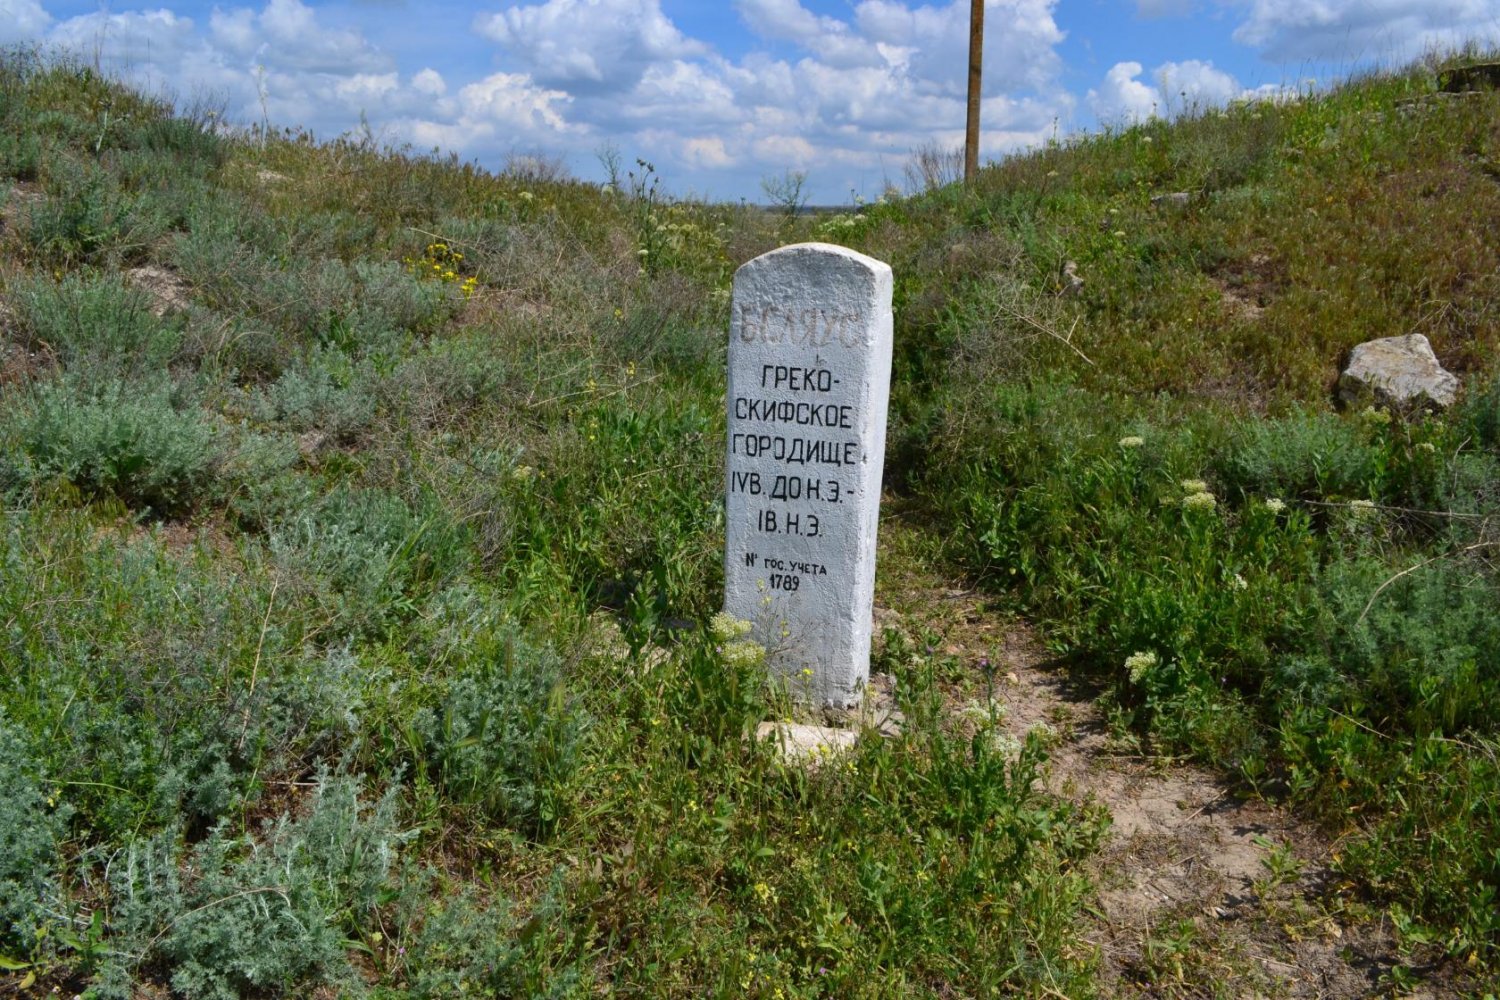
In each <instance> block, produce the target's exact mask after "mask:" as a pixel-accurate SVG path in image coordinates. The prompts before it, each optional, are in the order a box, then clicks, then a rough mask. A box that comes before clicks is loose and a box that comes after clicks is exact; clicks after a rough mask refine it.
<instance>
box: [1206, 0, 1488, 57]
mask: <svg viewBox="0 0 1500 1000" xmlns="http://www.w3.org/2000/svg"><path fill="white" fill-rule="evenodd" d="M1234 5H1235V6H1238V7H1240V8H1242V9H1243V10H1244V11H1245V19H1244V21H1243V22H1242V23H1241V24H1240V26H1239V27H1238V28H1237V29H1235V32H1234V39H1235V41H1237V42H1240V43H1241V44H1244V45H1248V46H1251V47H1253V48H1255V49H1257V50H1259V51H1260V53H1261V55H1263V56H1265V57H1266V58H1267V59H1271V60H1274V61H1276V62H1293V61H1298V60H1307V61H1340V62H1363V61H1370V60H1376V61H1382V62H1387V63H1400V62H1405V61H1407V60H1410V59H1412V58H1415V57H1416V56H1419V55H1422V54H1423V53H1424V52H1427V51H1431V50H1438V51H1444V50H1448V49H1453V48H1457V47H1459V46H1461V45H1463V44H1464V43H1465V42H1474V41H1477V42H1479V43H1481V44H1492V45H1493V44H1495V43H1496V42H1500V0H1378V2H1371V0H1234Z"/></svg>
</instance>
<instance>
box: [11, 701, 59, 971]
mask: <svg viewBox="0 0 1500 1000" xmlns="http://www.w3.org/2000/svg"><path fill="white" fill-rule="evenodd" d="M29 743H30V741H29V739H28V738H27V734H26V731H25V730H24V729H22V728H21V727H20V726H18V725H16V724H15V723H13V722H11V721H10V720H9V719H8V718H6V714H5V710H4V707H3V706H0V802H3V803H4V808H0V959H9V960H10V961H11V962H13V963H14V962H23V963H24V962H25V961H27V960H29V959H32V958H34V957H36V956H35V954H34V949H37V948H39V947H43V946H44V945H45V944H46V942H45V940H44V936H45V933H46V931H47V929H48V926H49V925H52V924H57V923H65V922H66V920H67V916H66V914H65V911H64V908H63V907H64V901H63V894H62V886H61V884H60V882H59V879H58V874H59V870H60V862H61V858H60V857H59V852H58V846H59V842H60V841H61V839H62V835H63V832H64V830H65V828H66V822H67V818H68V813H69V810H68V809H67V808H66V807H63V808H61V809H59V808H55V802H54V799H53V795H54V793H53V792H52V791H50V790H49V789H48V788H47V787H46V784H45V781H46V779H45V776H44V775H43V773H42V769H41V767H40V765H39V763H38V761H37V760H36V758H35V757H34V756H33V755H32V752H31V748H30V745H29Z"/></svg>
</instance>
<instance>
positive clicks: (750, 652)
mask: <svg viewBox="0 0 1500 1000" xmlns="http://www.w3.org/2000/svg"><path fill="white" fill-rule="evenodd" d="M708 634H709V635H711V636H713V637H714V639H715V640H716V641H718V643H719V644H720V645H719V653H720V655H722V656H723V657H724V663H725V665H726V666H730V667H734V668H736V669H744V668H748V667H758V666H760V665H761V664H762V663H764V662H765V660H766V647H764V646H762V645H761V644H760V643H758V642H756V641H755V640H753V639H746V638H745V636H747V635H749V634H750V623H749V622H747V621H745V620H744V619H743V618H736V617H735V616H734V615H732V614H730V613H729V612H727V611H720V612H719V613H718V614H716V615H714V616H713V617H712V618H711V619H709V622H708Z"/></svg>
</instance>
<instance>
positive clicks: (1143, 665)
mask: <svg viewBox="0 0 1500 1000" xmlns="http://www.w3.org/2000/svg"><path fill="white" fill-rule="evenodd" d="M1160 664H1161V660H1160V659H1159V658H1158V657H1157V655H1156V654H1155V653H1153V652H1151V651H1150V650H1146V651H1144V652H1140V653H1131V654H1130V655H1129V656H1127V657H1125V671H1126V673H1128V674H1129V675H1130V683H1132V684H1139V683H1140V682H1141V681H1143V680H1145V679H1146V675H1147V674H1149V673H1151V671H1153V670H1155V669H1156V668H1157V667H1158V666H1159V665H1160Z"/></svg>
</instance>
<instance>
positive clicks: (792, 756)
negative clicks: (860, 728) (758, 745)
mask: <svg viewBox="0 0 1500 1000" xmlns="http://www.w3.org/2000/svg"><path fill="white" fill-rule="evenodd" d="M755 739H756V740H757V741H758V742H764V741H766V740H771V741H773V742H774V743H775V744H776V746H777V747H778V748H779V749H780V750H781V756H782V759H783V760H785V761H786V762H787V763H790V764H805V765H807V766H808V767H810V768H817V767H818V766H819V765H821V764H822V763H823V762H824V761H826V760H829V759H830V758H833V757H837V756H838V755H840V754H843V753H847V752H848V751H850V750H852V749H854V744H855V742H856V741H858V739H859V733H857V732H855V731H854V730H852V729H833V728H831V727H829V726H809V725H804V724H802V723H797V722H762V723H761V724H760V725H759V726H757V727H756V729H755Z"/></svg>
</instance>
